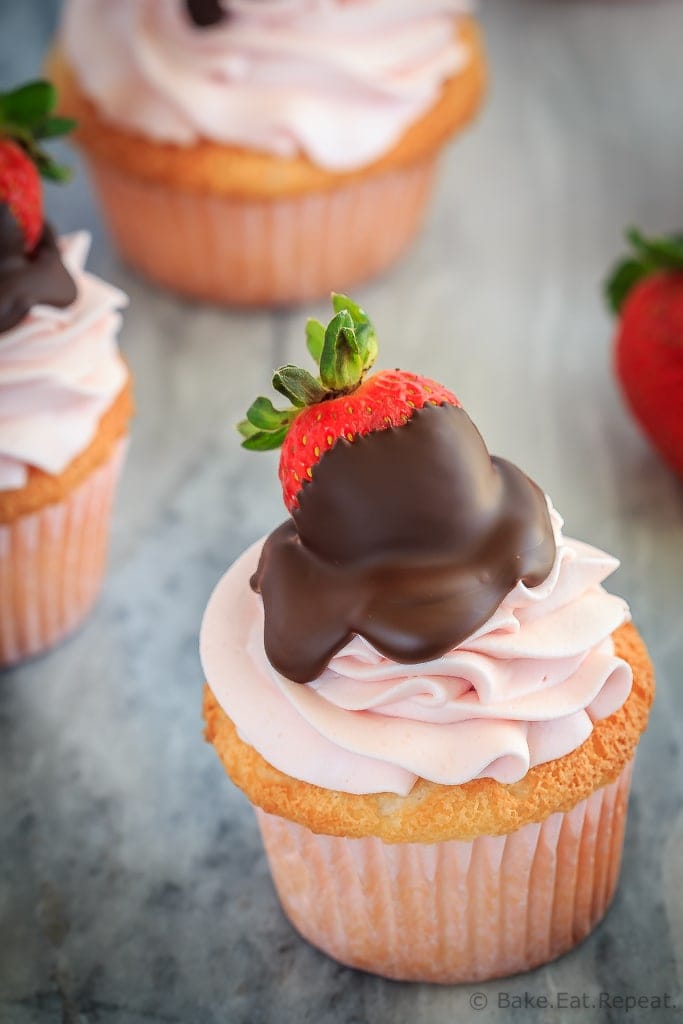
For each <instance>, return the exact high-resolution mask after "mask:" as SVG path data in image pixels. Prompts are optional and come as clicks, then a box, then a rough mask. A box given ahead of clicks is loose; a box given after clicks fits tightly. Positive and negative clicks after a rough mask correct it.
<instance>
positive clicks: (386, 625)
mask: <svg viewBox="0 0 683 1024" xmlns="http://www.w3.org/2000/svg"><path fill="white" fill-rule="evenodd" d="M335 305H336V308H337V310H338V312H337V315H336V316H335V317H334V319H333V320H332V322H331V324H330V325H329V326H328V327H327V329H326V330H325V329H323V327H322V325H321V324H316V323H315V322H311V323H309V330H308V334H309V347H310V349H311V351H312V352H313V353H314V354H315V356H316V358H318V359H319V366H320V369H319V375H318V376H317V377H314V376H313V375H312V374H309V373H308V372H306V371H304V370H299V369H297V368H295V367H291V366H287V367H284V368H283V369H281V370H280V371H278V372H277V373H276V374H275V377H274V379H273V384H274V386H275V387H276V389H277V390H278V391H280V392H281V393H283V394H287V395H288V396H289V398H290V400H291V402H292V408H290V409H287V410H284V411H279V410H277V409H276V408H275V407H274V406H273V405H272V403H271V402H270V401H269V400H268V399H266V398H263V397H262V398H259V399H257V400H256V402H255V403H254V404H253V405H252V407H251V408H250V410H249V412H248V419H247V421H246V422H245V424H242V426H241V429H242V433H243V435H244V438H245V444H246V446H247V447H248V448H252V449H266V448H268V447H275V446H277V445H278V444H282V454H281V460H280V478H281V481H282V486H283V494H284V499H285V504H286V505H287V509H288V511H289V513H290V515H289V518H288V519H287V520H286V521H285V522H284V523H283V524H282V525H281V526H279V527H278V528H277V529H276V530H275V531H274V532H273V533H272V534H270V536H269V537H268V538H267V539H266V540H265V541H260V542H258V543H257V544H255V545H254V546H253V547H251V548H250V549H249V550H248V551H247V552H246V553H245V554H243V555H242V556H241V557H240V558H239V559H238V561H237V562H236V563H235V564H234V565H233V566H232V568H230V569H229V570H228V572H227V573H226V574H225V575H224V576H223V578H222V579H221V580H220V582H219V583H218V586H217V587H216V589H215V591H214V593H213V595H212V597H211V599H210V601H209V604H208V607H207V609H206V613H205V615H204V620H203V623H202V630H201V656H202V663H203V668H204V672H205V677H206V680H207V685H206V688H205V698H204V716H205V720H206V736H207V738H208V740H209V741H210V742H211V743H212V744H213V745H214V747H215V749H216V751H217V753H218V755H219V757H220V759H221V761H222V763H223V765H224V767H225V769H226V771H227V773H228V775H229V776H230V777H231V779H232V780H233V782H235V783H236V784H237V785H238V786H239V787H240V788H241V789H242V790H243V791H244V793H245V794H246V795H247V797H248V798H249V800H250V801H251V803H252V804H253V805H254V807H255V809H256V815H257V818H258V822H259V825H260V828H261V832H262V836H263V841H264V844H265V849H266V853H267V856H268V861H269V864H270V868H271V871H272V875H273V879H274V882H275V886H276V888H277V892H278V894H279V897H280V900H281V903H282V906H283V908H284V911H285V913H286V914H287V916H288V917H289V919H290V921H291V922H292V924H293V925H294V927H295V928H296V929H297V930H298V931H299V932H300V933H301V935H303V936H304V937H305V938H306V939H308V941H309V942H311V943H312V944H313V945H314V946H317V947H318V948H319V949H321V950H323V951H324V952H326V953H327V954H329V955H330V956H332V957H334V958H335V959H337V960H339V961H340V962H341V963H344V964H347V965H349V966H352V967H357V968H362V969H364V970H366V971H371V972H374V973H377V974H380V975H384V976H386V977H389V978H397V979H405V980H416V981H432V982H444V983H453V982H464V981H473V980H483V979H486V978H492V977H497V976H502V975H507V974H512V973H515V972H518V971H524V970H528V969H530V968H532V967H535V966H536V965H538V964H541V963H544V962H545V961H548V960H551V959H553V958H554V957H557V956H559V955H560V954H562V953H564V952H565V951H566V950H568V949H570V948H571V947H572V946H574V945H575V944H576V943H578V942H579V941H580V940H581V939H583V938H584V937H585V936H586V935H588V933H589V932H590V931H591V929H592V928H594V927H595V925H596V924H597V923H598V922H599V921H600V919H601V918H602V916H603V915H604V913H605V911H606V910H607V907H608V905H609V903H610V900H611V899H612V896H613V894H614V891H615V888H616V885H617V879H618V875H619V866H620V857H621V849H622V842H623V836H624V826H625V820H626V807H627V801H628V793H629V785H630V779H631V768H632V763H633V757H634V753H635V749H636V746H637V743H638V740H639V737H640V735H641V733H642V732H643V730H644V729H645V727H646V724H647V719H648V713H649V707H650V704H651V701H652V696H653V678H652V670H651V666H650V663H649V661H648V656H647V652H646V649H645V647H644V645H643V642H642V640H641V639H640V637H639V635H638V633H637V631H636V629H635V628H634V626H633V625H632V624H631V622H630V617H629V611H628V607H627V605H626V604H625V602H624V601H622V600H621V599H619V598H618V597H614V596H612V595H610V594H608V593H607V592H606V591H605V590H604V589H603V587H602V586H601V583H602V581H603V580H604V579H605V578H606V577H607V576H608V575H609V574H610V573H611V572H612V571H613V569H614V568H615V567H616V565H617V562H616V560H615V559H613V558H611V557H610V556H609V555H606V554H604V553H603V552H601V551H598V550H596V549H595V548H593V547H590V546H589V545H587V544H584V543H581V542H579V541H575V540H570V539H569V538H568V537H565V536H564V534H563V531H562V520H561V518H560V516H559V515H558V513H557V512H556V511H555V510H554V509H553V507H552V505H551V503H550V501H549V499H548V498H547V496H546V495H545V494H544V493H543V491H542V490H540V489H539V487H538V486H537V485H536V484H535V483H534V482H533V481H532V480H530V479H529V478H528V477H527V476H525V475H524V473H522V472H521V470H519V469H518V468H517V467H516V466H514V465H513V464H511V463H510V462H507V461H505V460H504V459H500V458H496V457H491V456H490V455H489V453H488V451H487V449H486V447H485V444H484V442H483V440H482V438H481V436H480V435H479V433H478V432H477V430H476V428H475V426H474V425H473V423H472V422H471V420H470V419H469V418H468V416H467V414H466V413H465V411H464V410H463V408H462V407H461V405H460V402H459V401H458V399H457V398H456V397H455V396H454V395H453V394H451V393H450V392H449V391H447V390H446V389H445V388H444V387H442V386H441V385H440V384H438V383H436V382H434V381H431V380H427V379H425V378H423V377H418V376H416V375H415V374H412V373H405V372H401V371H398V370H396V371H388V372H380V373H376V374H374V375H372V376H369V377H367V378H366V376H365V375H366V373H367V370H368V368H369V367H370V365H371V364H372V361H373V359H374V357H375V354H376V348H377V346H376V338H375V334H374V330H373V328H372V325H371V324H370V322H369V321H368V319H367V317H366V315H365V314H364V313H363V312H362V310H360V309H359V308H358V307H357V306H355V305H354V304H353V303H351V302H349V301H348V300H345V299H344V298H343V297H340V296H337V297H336V298H335Z"/></svg>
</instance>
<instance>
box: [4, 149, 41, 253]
mask: <svg viewBox="0 0 683 1024" xmlns="http://www.w3.org/2000/svg"><path fill="white" fill-rule="evenodd" d="M0 202H3V203H6V204H7V206H9V208H10V210H11V211H12V214H13V215H14V218H15V220H17V221H18V222H19V225H20V226H21V230H22V232H23V235H24V248H25V250H26V252H32V251H33V249H35V247H36V245H37V244H38V241H39V239H40V236H41V235H42V233H43V193H42V189H41V186H40V175H39V174H38V168H37V167H36V165H35V164H34V163H33V160H31V158H30V156H28V154H27V153H26V152H25V151H24V150H23V149H22V148H21V146H18V145H17V144H16V142H13V141H12V139H8V138H0Z"/></svg>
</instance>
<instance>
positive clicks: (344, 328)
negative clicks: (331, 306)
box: [320, 309, 363, 391]
mask: <svg viewBox="0 0 683 1024" xmlns="http://www.w3.org/2000/svg"><path fill="white" fill-rule="evenodd" d="M362 376H363V359H362V357H361V354H360V349H359V347H358V341H357V340H356V331H355V329H354V326H353V319H352V317H351V314H350V313H349V312H348V310H345V309H343V310H340V311H339V313H337V314H336V316H334V317H333V318H332V320H330V322H329V324H328V325H327V330H326V331H325V344H324V346H323V351H322V355H321V357H320V380H321V381H322V383H323V385H324V386H325V387H326V388H327V389H328V391H350V390H353V388H355V387H357V385H358V384H359V383H360V380H361V378H362Z"/></svg>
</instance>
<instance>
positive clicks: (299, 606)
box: [251, 405, 555, 683]
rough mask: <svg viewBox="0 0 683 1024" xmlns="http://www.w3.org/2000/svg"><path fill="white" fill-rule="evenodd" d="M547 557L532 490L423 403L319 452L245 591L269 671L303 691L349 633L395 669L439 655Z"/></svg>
mask: <svg viewBox="0 0 683 1024" xmlns="http://www.w3.org/2000/svg"><path fill="white" fill-rule="evenodd" d="M554 559H555V540H554V536H553V530H552V526H551V522H550V515H549V513H548V506H547V502H546V499H545V496H544V494H543V492H542V491H541V490H540V488H539V487H538V486H537V485H536V484H535V483H534V482H533V481H532V480H530V479H529V477H527V476H525V474H524V473H522V472H521V470H519V469H518V468H517V467H516V466H514V465H513V464H512V463H510V462H507V461H506V460H504V459H499V458H495V457H494V458H491V457H490V456H489V453H488V451H487V449H486V446H485V444H484V441H483V439H482V437H481V435H480V434H479V432H478V431H477V429H476V427H475V426H474V424H473V423H472V421H471V420H470V418H469V417H468V416H467V414H466V413H465V412H464V410H463V409H460V408H455V407H453V406H450V405H442V406H438V407H434V406H425V408H423V409H420V410H418V411H416V412H415V413H414V414H413V416H412V417H411V419H410V420H409V421H408V423H407V424H406V425H405V426H401V427H399V428H391V429H388V430H382V431H379V432H377V433H371V434H367V435H365V436H363V437H357V438H356V439H355V440H354V441H353V442H352V443H349V442H347V441H344V440H340V441H338V442H337V443H336V444H335V445H334V447H333V448H331V449H330V451H328V452H326V453H325V454H324V455H323V457H322V458H321V460H320V462H319V463H318V464H317V465H316V466H315V468H314V470H313V477H312V480H311V481H310V483H308V484H306V485H305V486H304V487H303V489H302V492H301V495H300V508H299V509H297V510H296V511H295V512H294V515H293V518H291V519H289V520H288V521H287V522H285V523H283V524H282V525H281V526H280V527H278V529H276V530H275V531H274V532H273V533H272V534H271V535H270V536H269V537H268V539H267V540H266V542H265V544H264V547H263V551H262V553H261V560H260V562H259V566H258V569H257V571H256V573H255V574H254V576H253V578H252V581H251V582H252V587H253V588H254V590H256V591H258V592H259V593H260V594H261V595H262V598H263V604H264V611H265V649H266V654H267V655H268V658H269V660H270V662H271V664H272V665H273V666H274V667H275V668H276V669H277V670H278V671H279V672H281V673H282V674H283V675H284V676H286V677H287V678H289V679H293V680H295V681H296V682H300V683H304V682H309V681H310V680H312V679H315V678H316V677H317V676H319V675H320V673H321V672H322V671H323V670H324V669H325V667H326V666H327V664H328V663H329V661H330V659H331V658H332V657H333V656H334V655H335V654H336V653H337V652H338V651H340V650H341V649H342V647H344V646H345V645H346V644H347V643H348V642H349V640H350V639H351V638H352V636H353V635H354V634H359V635H360V636H363V637H365V639H366V640H368V641H369V642H370V643H371V644H372V645H373V646H374V647H375V648H376V649H377V650H378V651H379V652H380V653H381V654H383V655H385V656H386V657H388V658H391V659H392V660H394V661H398V662H403V663H407V664H411V663H418V662H422V661H426V660H429V659H432V658H437V657H440V656H442V655H444V654H446V653H447V652H448V651H450V650H452V648H454V647H456V646H457V645H458V644H460V643H462V641H463V640H465V639H466V638H467V637H468V636H470V635H471V634H472V633H474V632H475V631H476V630H477V629H478V628H479V627H480V626H481V625H483V624H484V623H485V622H486V621H487V619H489V618H490V616H491V615H492V614H493V612H494V611H495V610H496V608H497V607H498V606H499V604H500V603H501V601H502V600H503V598H504V597H505V596H506V595H507V594H508V593H509V592H510V591H511V590H512V589H513V587H514V586H515V585H516V584H517V582H518V581H519V580H523V581H524V583H525V584H526V585H527V586H530V587H534V586H537V585H538V584H540V583H542V582H543V580H544V579H546V577H547V576H548V575H549V573H550V570H551V568H552V566H553V562H554Z"/></svg>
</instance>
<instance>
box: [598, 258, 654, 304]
mask: <svg viewBox="0 0 683 1024" xmlns="http://www.w3.org/2000/svg"><path fill="white" fill-rule="evenodd" d="M648 272H649V271H648V270H647V269H646V268H645V267H644V266H643V264H642V263H639V262H638V260H623V261H622V262H621V263H619V264H618V265H617V266H616V267H615V269H614V271H613V272H612V274H611V275H610V277H609V279H608V280H607V282H606V284H605V294H606V296H607V303H608V305H609V308H610V309H611V310H612V312H613V313H618V312H619V310H620V309H621V307H622V306H623V304H624V302H625V301H626V296H627V295H628V293H629V292H630V291H631V289H632V288H633V287H634V285H636V284H637V283H638V281H641V280H642V279H643V278H644V277H647V275H648Z"/></svg>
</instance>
